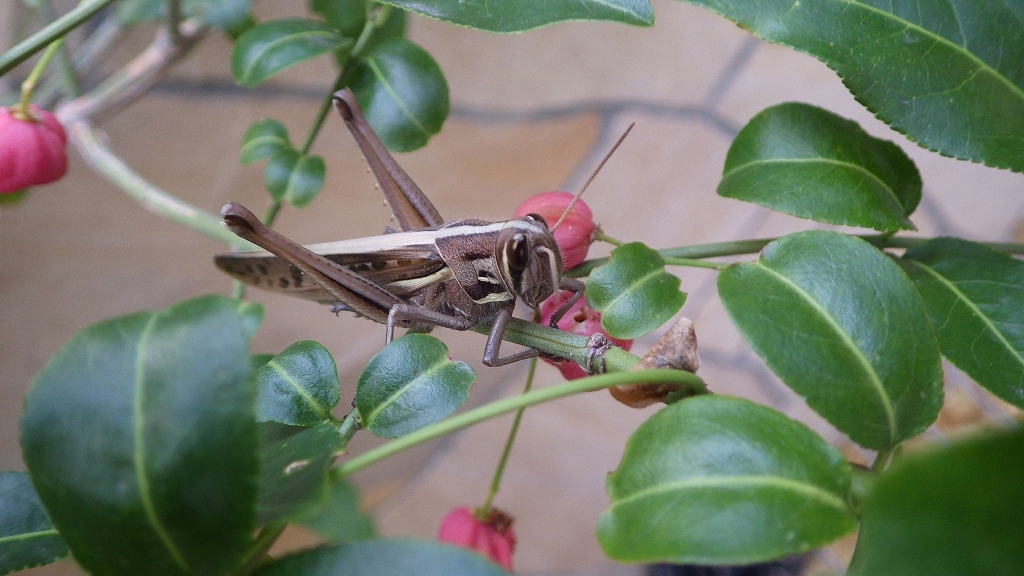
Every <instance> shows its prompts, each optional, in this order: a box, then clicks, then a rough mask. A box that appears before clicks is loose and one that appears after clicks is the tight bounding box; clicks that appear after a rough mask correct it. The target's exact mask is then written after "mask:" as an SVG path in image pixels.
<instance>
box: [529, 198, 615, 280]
mask: <svg viewBox="0 0 1024 576" xmlns="http://www.w3.org/2000/svg"><path fill="white" fill-rule="evenodd" d="M572 199H573V195H572V194H570V193H568V192H543V193H541V194H536V195H534V196H531V197H530V198H528V199H527V200H526V201H525V202H523V203H522V204H520V205H519V208H516V211H515V217H516V218H518V217H520V216H525V215H527V214H540V215H541V216H543V217H544V220H546V221H547V223H548V226H554V225H555V222H558V219H559V218H561V217H562V213H563V212H565V209H566V207H568V206H569V202H572ZM596 230H597V224H594V214H593V212H591V211H590V207H589V206H587V204H586V203H585V202H583V200H577V201H576V203H575V204H573V206H572V210H570V211H569V214H568V215H566V217H565V219H564V220H562V223H561V224H559V226H558V229H557V230H555V242H558V249H559V251H560V252H561V253H562V265H563V266H564V267H565V269H566V270H568V269H570V268H574V267H576V266H579V265H580V263H581V262H583V261H584V260H586V258H587V250H588V249H589V248H590V244H591V243H592V242H593V241H594V237H595V236H594V232H595V231H596Z"/></svg>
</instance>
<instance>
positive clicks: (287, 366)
mask: <svg viewBox="0 0 1024 576" xmlns="http://www.w3.org/2000/svg"><path fill="white" fill-rule="evenodd" d="M253 379H254V380H255V381H256V390H257V392H256V418H257V419H259V420H269V421H273V422H280V423H281V424H289V425H291V426H312V425H314V424H319V423H320V422H323V421H327V420H331V410H332V409H334V407H335V406H336V405H337V404H338V400H339V398H340V397H341V391H340V388H339V384H338V368H337V367H336V366H335V365H334V358H331V353H330V352H328V351H327V349H326V348H324V347H323V346H322V345H320V344H318V343H317V342H313V341H311V340H305V341H303V342H296V343H295V344H292V345H291V346H289V347H287V348H285V350H284V352H281V353H280V354H278V355H277V356H275V357H274V358H273V360H270V361H269V362H267V363H266V364H264V365H263V367H261V368H260V369H259V370H256V372H254V373H253Z"/></svg>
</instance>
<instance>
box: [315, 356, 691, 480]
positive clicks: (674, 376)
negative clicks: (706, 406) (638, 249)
mask: <svg viewBox="0 0 1024 576" xmlns="http://www.w3.org/2000/svg"><path fill="white" fill-rule="evenodd" d="M636 382H656V383H672V384H682V385H684V386H689V387H690V388H691V389H693V390H694V391H695V392H696V393H697V394H706V393H707V388H706V387H705V386H704V382H703V381H702V380H701V379H700V378H699V377H698V376H697V375H696V374H692V373H690V372H684V371H682V370H664V369H662V370H638V371H636V372H620V373H616V374H601V375H600V376H591V377H589V378H580V379H579V380H572V381H569V382H563V383H562V384H558V385H555V386H549V387H547V388H541V389H540V390H533V391H531V392H527V393H526V394H521V395H519V396H514V397H512V398H503V399H501V400H498V401H496V402H492V403H490V404H486V405H484V406H481V407H479V408H476V409H473V410H469V411H468V412H463V413H462V414H459V415H457V416H453V417H451V418H448V419H446V420H442V421H441V422H438V423H436V424H432V425H430V426H427V427H425V428H420V429H419V430H417V431H415V432H413V433H411V434H408V435H406V436H402V437H401V438H399V439H397V440H392V441H391V442H388V443H387V444H384V445H383V446H379V447H377V448H374V449H373V450H370V451H368V452H365V453H363V454H360V455H359V456H356V457H355V458H352V459H351V460H349V461H347V462H345V463H344V464H342V465H341V466H339V467H337V468H335V469H334V470H333V471H332V473H333V475H334V477H335V478H341V477H344V476H348V475H350V474H352V473H354V472H356V471H358V470H362V469H363V468H366V467H367V466H369V465H371V464H374V463H376V462H379V461H380V460H383V459H385V458H388V457H390V456H394V455H395V454H398V453H399V452H402V451H404V450H408V449H409V448H412V447H413V446H418V445H420V444H422V443H424V442H427V441H430V440H433V439H434V438H438V437H441V436H444V435H446V434H451V433H452V432H455V431H457V430H461V429H463V428H467V427H469V426H472V425H473V424H477V423H479V422H483V421H484V420H489V419H491V418H494V417H496V416H500V415H502V414H505V413H508V412H512V411H514V410H519V409H520V408H525V407H527V406H533V405H535V404H540V403H542V402H549V401H551V400H556V399H558V398H563V397H565V396H571V395H573V394H579V393H581V392H592V391H594V390H601V389H604V388H610V387H612V386H621V385H623V384H632V383H636Z"/></svg>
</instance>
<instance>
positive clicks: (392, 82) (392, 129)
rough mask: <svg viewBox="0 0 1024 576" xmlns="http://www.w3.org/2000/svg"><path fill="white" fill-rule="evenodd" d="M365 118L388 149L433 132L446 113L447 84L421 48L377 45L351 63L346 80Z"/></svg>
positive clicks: (399, 42) (401, 148) (413, 145)
mask: <svg viewBox="0 0 1024 576" xmlns="http://www.w3.org/2000/svg"><path fill="white" fill-rule="evenodd" d="M350 87H351V88H352V91H353V92H354V93H355V95H356V99H357V100H358V101H359V106H360V108H362V109H363V113H364V114H365V115H366V119H367V120H368V121H369V122H370V125H371V126H373V129H374V131H375V132H376V133H377V135H378V136H380V139H381V140H382V141H383V142H384V144H385V145H386V146H387V147H388V148H389V149H391V150H395V151H398V152H408V151H410V150H415V149H417V148H420V147H422V146H423V145H424V144H426V143H427V140H429V139H430V137H431V136H433V135H434V134H437V133H438V132H439V131H440V130H441V126H442V125H443V124H444V120H445V118H447V117H448V108H449V102H448V83H447V82H446V81H445V79H444V74H443V73H442V72H441V68H440V67H438V65H437V62H434V59H433V58H431V57H430V54H427V52H426V51H425V50H423V48H420V47H419V46H417V45H416V44H413V43H412V42H410V41H408V40H406V39H404V38H395V39H393V40H389V41H386V42H383V43H381V44H380V45H378V46H377V47H376V48H374V49H373V50H372V51H370V52H368V53H367V54H366V57H365V58H363V59H362V60H360V62H359V64H358V65H357V66H356V67H355V72H354V76H353V79H352V82H351V84H350Z"/></svg>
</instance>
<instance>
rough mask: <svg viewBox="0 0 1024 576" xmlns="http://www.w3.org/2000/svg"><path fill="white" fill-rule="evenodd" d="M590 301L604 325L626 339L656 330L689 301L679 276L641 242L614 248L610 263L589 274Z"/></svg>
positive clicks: (587, 295) (613, 334) (588, 290)
mask: <svg viewBox="0 0 1024 576" xmlns="http://www.w3.org/2000/svg"><path fill="white" fill-rule="evenodd" d="M586 297H587V304H588V305H590V307H591V308H593V309H594V310H597V311H598V312H600V313H601V326H602V327H603V328H604V329H605V331H606V332H608V334H609V335H611V336H614V337H615V338H622V339H624V340H632V339H634V338H639V337H640V336H643V335H644V334H649V333H651V332H653V331H654V330H657V329H658V327H659V326H661V325H662V324H664V323H665V322H667V321H668V320H669V319H670V318H672V316H674V315H675V313H676V312H678V311H679V309H680V308H682V307H683V302H685V301H686V294H684V293H682V292H680V291H679V277H678V276H674V275H672V274H669V273H668V272H666V271H665V261H664V260H662V258H661V256H659V255H658V253H657V252H655V251H654V250H651V249H650V248H648V247H647V246H644V245H643V244H641V243H639V242H632V243H629V244H624V245H622V246H619V247H618V248H616V249H614V250H612V256H611V259H610V260H609V261H608V263H607V264H604V265H603V266H599V267H598V268H596V269H594V271H593V272H591V273H590V278H589V279H588V280H587V292H586Z"/></svg>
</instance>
